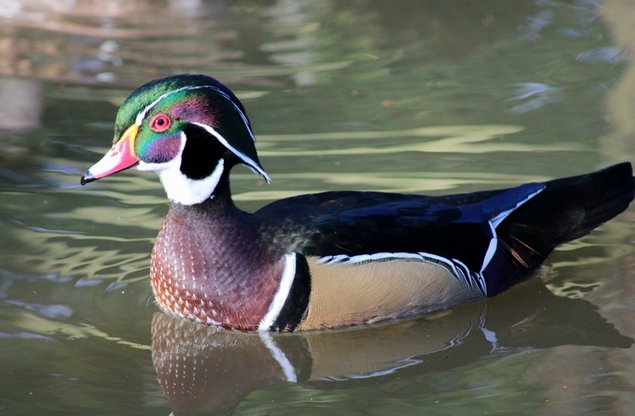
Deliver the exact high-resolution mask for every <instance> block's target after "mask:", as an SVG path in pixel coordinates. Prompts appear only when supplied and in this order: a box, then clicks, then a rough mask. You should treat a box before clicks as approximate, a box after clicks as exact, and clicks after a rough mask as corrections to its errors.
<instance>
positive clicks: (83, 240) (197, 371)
mask: <svg viewBox="0 0 635 416" xmlns="http://www.w3.org/2000/svg"><path fill="white" fill-rule="evenodd" d="M5 6H6V7H5ZM5 6H3V7H2V10H0V52H1V53H0V224H1V225H0V229H2V230H3V232H2V233H1V234H0V248H1V250H0V350H1V351H2V353H1V354H0V375H2V377H0V380H1V381H0V411H2V413H3V414H8V415H13V414H15V415H23V414H118V415H119V414H135V415H141V414H169V413H170V412H172V411H174V412H175V413H176V414H187V413H188V412H198V413H211V414H214V413H231V412H234V413H235V414H246V415H247V414H248V415H254V414H276V415H277V414H280V415H283V414H298V413H300V412H301V413H302V414H326V413H333V412H337V413H344V412H346V413H347V414H382V415H383V414H439V415H444V414H448V415H456V414H465V415H467V414H474V415H477V414H501V415H503V414H505V415H507V414H519V415H551V414H563V415H564V414H617V415H621V414H623V415H629V414H632V413H633V412H634V411H635V399H634V396H633V394H632V390H633V386H634V385H635V364H634V363H635V348H634V347H632V346H631V338H635V324H634V323H633V319H632V317H633V316H635V315H634V313H635V300H634V299H635V255H634V252H633V248H632V247H633V240H634V239H635V211H634V208H631V209H629V210H628V211H627V212H625V213H624V214H622V215H621V216H619V217H618V218H617V219H615V220H614V221H612V222H610V223H609V224H606V225H604V226H602V227H601V228H599V229H598V230H596V231H595V232H593V233H592V234H591V235H589V236H587V237H584V238H583V239H581V240H579V241H576V242H573V243H570V244H567V245H566V246H563V247H562V248H560V249H558V250H557V251H556V252H555V253H554V254H553V255H552V256H551V258H550V259H549V261H548V262H547V263H546V264H545V267H544V269H543V270H542V271H541V273H540V278H538V279H535V280H533V281H531V282H529V283H527V284H524V285H521V286H519V287H517V288H514V289H512V290H510V291H509V292H507V293H505V294H503V295H502V296H499V297H497V298H494V299H491V300H488V301H487V302H480V303H477V304H473V305H466V306H464V307H460V308H456V309H455V310H452V311H448V312H445V313H442V314H437V315H434V316H429V317H424V318H422V319H418V320H414V321H408V322H402V323H397V324H393V325H382V326H377V327H373V328H366V329H360V330H353V331H343V332H342V331H336V332H328V333H323V334H303V335H297V334H294V335H289V336H271V337H268V336H263V335H257V334H241V333H234V332H228V331H223V330H215V329H212V328H205V327H199V326H194V325H190V324H187V323H182V322H176V321H173V320H171V319H170V318H167V317H165V316H163V315H162V314H160V313H157V309H156V306H155V305H154V303H153V301H152V297H151V292H150V287H149V282H148V273H149V267H148V264H149V254H150V250H151V248H152V244H153V240H154V237H155V236H156V233H157V231H158V228H159V227H160V224H161V221H162V219H163V217H164V215H165V213H166V212H167V207H168V205H167V202H166V200H165V196H164V193H163V190H162V188H161V187H160V184H159V182H158V180H157V178H156V177H154V176H153V175H152V174H142V173H139V172H128V173H122V174H119V175H116V176H114V177H112V178H109V179H108V180H104V181H99V182H97V183H95V184H91V186H90V187H88V188H82V187H80V186H79V176H80V175H81V173H82V172H83V171H84V170H85V169H86V168H87V167H89V166H90V165H92V164H93V163H94V162H95V161H96V160H98V158H99V157H101V154H103V152H104V151H105V150H106V149H107V148H108V146H109V143H110V141H111V138H112V123H113V120H114V116H115V113H116V109H117V106H118V105H119V104H120V103H121V102H122V100H123V99H124V98H125V97H126V96H127V94H128V93H129V92H130V91H131V90H132V89H133V88H135V87H137V86H139V85H141V84H143V83H145V82H147V81H148V80H150V79H153V78H157V77H161V76H165V75H169V74H173V73H180V72H202V73H207V74H210V75H213V76H215V77H217V78H219V79H220V80H221V81H223V82H224V83H226V84H227V85H229V86H230V87H231V88H232V89H233V90H234V91H235V92H236V93H237V94H238V96H239V97H240V98H241V99H242V100H243V103H244V104H245V106H246V108H247V111H248V113H249V115H250V118H251V120H252V123H253V125H254V128H255V131H256V135H257V138H258V148H259V153H260V159H261V161H262V163H263V165H264V167H265V169H266V170H267V171H268V173H269V174H270V176H271V177H272V179H273V183H272V184H271V185H267V184H266V183H264V182H263V181H262V180H261V179H259V178H258V177H256V176H254V175H252V174H251V173H250V172H249V171H248V170H246V169H243V168H241V167H239V168H237V169H235V171H234V173H233V174H232V181H233V189H234V192H235V197H236V200H237V201H238V203H239V204H240V206H241V207H242V208H244V209H246V210H254V209H257V208H258V207H260V206H262V205H264V204H266V203H268V202H270V201H272V200H275V199H278V198H281V197H286V196H290V195H296V194H299V193H305V192H316V191H324V190H333V189H359V190H381V191H392V192H419V193H432V194H442V193H449V192H465V191H476V190H481V189H487V188H496V187H502V186H510V185H513V184H517V183H520V182H524V181H535V180H546V179H550V178H554V177H558V176H566V175H573V174H577V173H582V172H585V171H589V170H593V169H596V168H599V167H601V166H604V165H607V164H610V163H614V162H617V161H621V160H629V159H633V154H634V152H633V150H634V148H635V145H634V143H635V141H633V137H634V130H635V123H633V120H635V117H634V116H635V114H634V109H635V105H633V104H634V103H635V82H634V80H635V76H634V74H635V71H634V70H633V66H632V61H631V51H632V50H633V48H634V45H633V44H632V43H631V42H632V40H633V39H635V29H633V28H635V20H634V15H633V13H632V11H630V7H629V6H632V5H629V3H628V2H624V1H620V0H610V1H606V2H602V3H599V2H593V1H570V2H558V1H556V2H543V1H517V2H505V1H495V0H487V1H480V2H475V3H461V5H460V6H459V5H457V4H455V3H454V2H436V1H424V2H410V1H401V0H399V1H391V2H380V1H370V0H367V1H356V2H347V3H341V2H334V1H308V0H307V1H284V0H282V1H276V2H264V3H263V2H255V1H248V2H241V3H240V4H239V5H234V4H232V3H229V2H223V1H208V2H195V1H183V2H179V1H165V2H163V1H160V2H154V1H143V0H142V1H135V2H107V1H103V2H100V1H98V2H93V1H77V2H64V1H53V2H51V1H46V2H45V1H37V0H33V1H29V2H8V4H7V5H5ZM543 282H544V283H543ZM276 350H277V351H278V352H279V353H280V354H282V355H280V354H278V355H276V354H272V351H276ZM281 356H282V357H287V358H286V360H287V362H284V359H281V358H280V357H281ZM276 357H277V358H276Z"/></svg>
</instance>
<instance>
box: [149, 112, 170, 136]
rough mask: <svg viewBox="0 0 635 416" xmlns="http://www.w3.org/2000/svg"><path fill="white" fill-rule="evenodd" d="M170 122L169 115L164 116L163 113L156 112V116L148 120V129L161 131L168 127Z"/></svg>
mask: <svg viewBox="0 0 635 416" xmlns="http://www.w3.org/2000/svg"><path fill="white" fill-rule="evenodd" d="M170 124H171V122H170V117H168V116H166V115H165V114H157V115H156V116H154V117H152V120H150V124H149V127H150V130H152V131H156V132H157V133H161V132H163V131H166V130H167V129H169V128H170Z"/></svg>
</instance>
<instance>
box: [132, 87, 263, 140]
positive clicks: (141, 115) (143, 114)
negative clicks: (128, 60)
mask: <svg viewBox="0 0 635 416" xmlns="http://www.w3.org/2000/svg"><path fill="white" fill-rule="evenodd" d="M203 88H207V89H210V90H213V91H216V92H217V93H218V94H220V95H221V96H222V97H223V98H225V99H226V100H228V101H229V102H230V103H231V104H232V105H233V106H234V109H235V110H236V111H238V114H240V118H242V120H243V123H244V124H245V127H246V128H247V131H248V132H249V136H250V137H251V140H253V141H254V142H256V138H255V137H254V135H253V132H252V131H251V127H250V126H249V122H248V121H247V116H246V115H245V113H243V111H242V110H241V109H240V107H238V105H237V104H236V103H235V102H234V100H232V99H231V97H230V96H229V95H227V93H225V92H224V91H223V90H221V89H220V88H218V87H215V86H213V85H196V86H186V87H181V88H177V89H176V90H173V91H168V92H166V93H164V94H161V95H160V96H159V98H157V99H156V100H154V101H153V102H152V103H150V105H148V106H147V107H146V108H144V109H143V110H142V111H141V112H140V113H139V114H137V117H136V119H135V123H136V124H137V125H138V126H141V125H142V124H143V120H144V119H145V118H146V116H147V115H148V112H150V110H152V109H153V108H154V107H155V106H156V105H157V104H158V103H159V102H161V101H162V100H163V99H165V98H167V97H169V96H170V95H172V94H177V93H179V92H181V91H189V90H200V89H203Z"/></svg>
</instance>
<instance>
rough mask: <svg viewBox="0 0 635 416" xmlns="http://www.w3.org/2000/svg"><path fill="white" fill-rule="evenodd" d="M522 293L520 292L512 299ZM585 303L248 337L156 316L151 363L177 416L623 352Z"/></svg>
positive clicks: (496, 305)
mask: <svg viewBox="0 0 635 416" xmlns="http://www.w3.org/2000/svg"><path fill="white" fill-rule="evenodd" d="M518 291H522V292H524V293H517V292H518ZM632 343H633V340H632V339H630V338H628V337H625V336H623V335H621V334H620V333H619V332H618V331H617V330H616V329H615V328H614V327H613V325H611V324H610V323H608V322H606V321H605V320H604V318H602V317H601V316H600V314H599V313H598V312H597V310H596V308H595V306H593V305H592V304H591V303H589V302H587V301H585V300H581V299H570V298H564V297H560V296H556V295H554V294H552V293H551V292H550V291H549V290H548V289H547V288H546V287H545V286H544V284H543V282H542V281H541V280H540V279H534V280H531V281H529V282H527V283H525V284H522V285H520V286H519V287H517V288H516V289H514V290H512V291H511V292H510V293H504V294H502V295H500V296H498V297H496V298H492V299H489V300H487V301H482V302H478V303H473V304H469V305H464V306H461V307H458V308H455V309H452V310H449V311H445V312H442V313H439V314H434V315H430V316H426V317H423V318H419V319H417V320H411V321H405V322H397V323H393V324H388V325H376V326H372V327H368V328H362V329H354V330H347V331H343V330H337V331H327V332H304V333H295V334H272V333H269V332H262V333H244V332H237V331H228V330H224V329H219V328H215V327H206V326H202V325H197V324H193V323H190V322H187V321H184V320H181V319H175V318H172V317H170V316H167V315H165V314H163V313H156V314H155V316H154V319H153V322H152V358H153V363H154V367H155V369H156V372H157V376H158V379H159V382H160V384H161V387H162V389H163V392H164V394H165V396H166V397H167V399H168V401H169V402H170V405H171V407H172V408H173V409H174V412H175V414H184V413H185V414H191V413H203V412H210V411H213V412H214V413H215V414H216V413H221V414H223V413H231V412H232V411H234V409H235V408H236V407H237V406H238V405H239V404H240V403H241V402H242V401H243V400H244V399H245V398H246V397H247V396H248V395H249V394H251V393H252V392H254V391H257V390H260V389H265V388H267V387H270V386H273V385H275V384H280V383H287V382H293V383H296V382H297V383H308V384H312V385H315V387H316V388H319V387H320V384H321V383H333V382H347V383H353V384H354V383H356V382H364V381H359V379H368V378H378V379H383V380H385V381H386V382H389V381H390V380H392V379H393V378H395V377H398V378H402V379H403V378H409V377H416V376H420V375H421V374H433V373H435V372H441V371H447V370H449V369H451V368H456V367H460V366H462V365H466V364H468V363H470V362H474V361H476V360H478V359H479V358H480V357H485V356H487V355H491V354H501V355H504V354H515V353H518V352H522V351H528V350H533V349H538V348H549V347H556V346H559V345H582V346H599V347H612V348H628V347H630V346H631V345H632Z"/></svg>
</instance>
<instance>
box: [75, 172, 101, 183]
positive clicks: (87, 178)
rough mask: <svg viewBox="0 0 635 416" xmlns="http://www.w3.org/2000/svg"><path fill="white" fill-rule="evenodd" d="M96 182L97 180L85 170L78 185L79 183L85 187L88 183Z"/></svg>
mask: <svg viewBox="0 0 635 416" xmlns="http://www.w3.org/2000/svg"><path fill="white" fill-rule="evenodd" d="M96 180H97V178H95V177H94V176H93V174H92V173H90V171H89V170H87V171H86V173H84V174H83V175H82V178H81V179H80V180H79V183H81V184H82V185H86V184H87V183H90V182H93V181H96Z"/></svg>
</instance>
